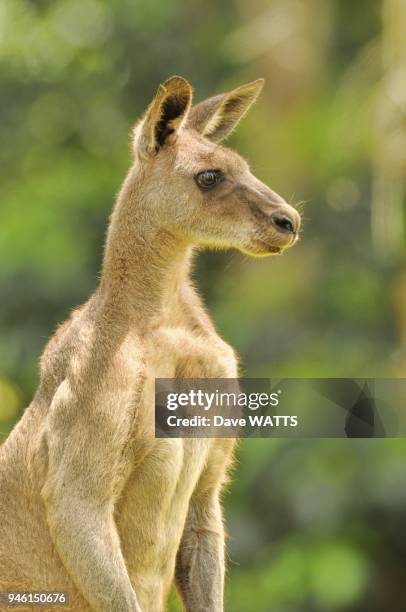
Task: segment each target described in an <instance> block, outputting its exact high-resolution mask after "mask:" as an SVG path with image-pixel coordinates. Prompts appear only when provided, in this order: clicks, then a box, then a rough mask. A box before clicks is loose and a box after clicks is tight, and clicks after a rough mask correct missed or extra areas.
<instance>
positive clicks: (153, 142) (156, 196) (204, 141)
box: [133, 76, 300, 256]
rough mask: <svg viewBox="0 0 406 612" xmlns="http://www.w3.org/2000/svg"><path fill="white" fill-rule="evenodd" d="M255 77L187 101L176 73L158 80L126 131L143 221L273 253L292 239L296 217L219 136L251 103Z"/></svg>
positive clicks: (201, 240) (206, 240)
mask: <svg viewBox="0 0 406 612" xmlns="http://www.w3.org/2000/svg"><path fill="white" fill-rule="evenodd" d="M262 86H263V80H262V79H259V80H257V81H254V82H252V83H248V84H247V85H242V86H241V87H237V88H236V89H233V90H232V91H230V92H228V93H224V94H220V95H218V96H214V97H212V98H208V99H207V100H204V101H203V102H200V103H199V104H197V105H196V106H192V88H191V86H190V85H189V83H188V82H187V81H186V80H185V79H183V78H181V77H178V76H174V77H172V78H170V79H169V80H167V81H166V82H165V83H164V85H160V86H159V88H158V91H157V93H156V95H155V97H154V99H153V100H152V102H151V104H150V105H149V107H148V108H147V110H146V112H145V115H144V117H143V118H142V119H141V121H140V122H139V123H138V124H137V125H136V126H135V129H134V141H133V146H134V155H135V166H134V169H136V171H137V172H136V174H137V176H138V177H139V180H138V189H139V190H140V192H141V193H140V196H141V198H142V202H143V206H145V207H146V208H147V209H148V218H149V222H150V223H154V224H158V225H159V226H160V227H162V228H165V229H166V230H167V231H169V232H171V233H172V234H174V235H176V236H177V237H178V238H179V239H180V240H182V241H186V242H190V243H194V244H199V245H204V246H209V247H219V248H227V247H234V248H237V249H239V250H240V251H243V252H245V253H247V254H249V255H256V256H265V255H271V254H273V253H280V252H281V251H282V250H283V249H284V248H286V247H289V246H291V245H293V244H294V242H295V241H296V240H297V237H298V231H299V227H300V215H299V213H298V212H297V211H296V210H295V209H294V208H293V207H292V206H290V205H289V204H287V203H286V202H285V201H284V199H283V198H282V197H280V196H279V195H278V194H276V193H275V192H274V191H272V190H271V189H269V187H267V186H266V185H264V183H262V182H261V181H259V180H258V179H257V178H256V177H255V176H253V174H252V173H251V172H250V169H249V166H248V164H247V162H246V161H245V160H244V159H243V158H242V157H240V156H239V155H238V154H237V153H235V152H234V151H232V150H231V149H228V148H226V147H224V146H221V145H220V144H219V142H220V141H221V140H223V139H224V138H225V137H226V136H227V135H228V134H229V133H230V132H231V131H232V130H233V129H234V127H235V126H236V125H237V123H238V122H239V120H240V119H241V118H242V117H243V116H244V115H245V113H246V112H247V111H248V109H249V108H250V106H251V105H252V104H253V102H255V100H256V98H257V97H258V95H259V93H260V91H261V89H262Z"/></svg>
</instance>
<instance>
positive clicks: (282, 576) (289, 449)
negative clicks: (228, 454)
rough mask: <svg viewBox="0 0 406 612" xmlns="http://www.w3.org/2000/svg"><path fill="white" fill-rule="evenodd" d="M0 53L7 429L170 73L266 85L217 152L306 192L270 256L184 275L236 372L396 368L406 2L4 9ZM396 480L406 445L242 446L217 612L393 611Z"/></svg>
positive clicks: (237, 259) (374, 372) (117, 1)
mask: <svg viewBox="0 0 406 612" xmlns="http://www.w3.org/2000/svg"><path fill="white" fill-rule="evenodd" d="M0 54H1V57H0V89H1V96H0V117H1V122H0V143H1V145H0V181H1V182H0V300H1V303H0V431H1V432H2V435H3V437H4V436H5V435H6V434H7V432H8V431H9V430H10V428H11V427H12V426H13V424H14V422H15V421H16V420H17V419H18V418H19V416H20V415H21V413H22V411H23V409H24V407H25V406H26V405H27V404H28V403H29V401H30V398H31V397H32V395H33V392H34V390H35V387H36V384H37V380H38V371H37V362H38V357H39V355H40V353H41V351H42V349H43V347H44V345H45V343H46V341H47V338H49V336H50V334H51V333H52V331H53V330H54V328H55V326H56V324H57V323H58V322H59V321H61V320H63V319H65V318H66V317H67V315H68V313H69V311H70V309H71V308H73V307H74V306H76V305H78V304H80V303H81V302H82V301H84V300H85V299H86V297H87V296H88V294H89V293H90V292H91V291H92V290H93V289H94V288H95V286H96V284H97V277H98V272H99V270H100V265H101V257H102V248H103V239H104V235H105V229H106V222H107V218H108V214H109V211H110V208H111V206H112V202H113V200H114V197H115V194H116V193H117V190H118V188H119V185H120V183H121V181H122V179H123V177H124V174H125V172H126V170H127V167H128V165H129V161H130V155H129V146H128V143H129V137H128V134H129V131H130V128H131V126H132V124H133V122H134V121H135V119H136V117H137V116H139V115H140V113H141V112H142V111H143V109H144V107H145V106H146V104H147V103H148V102H149V99H150V98H151V96H152V95H153V92H154V91H155V89H156V87H157V85H158V83H159V82H162V81H163V80H165V79H166V78H167V77H168V76H170V75H171V74H181V75H183V76H185V77H186V78H188V79H189V80H190V81H191V83H192V84H193V86H194V87H195V92H196V99H202V98H203V97H205V96H208V95H212V94H214V93H217V92H220V91H222V90H225V89H227V88H232V87H234V86H236V85H238V84H240V83H243V82H246V81H249V80H252V79H255V78H257V77H259V76H263V77H265V78H266V87H265V91H264V94H263V96H262V98H261V100H260V101H259V103H258V104H257V105H256V106H255V108H254V109H253V110H252V111H251V113H250V114H249V115H248V116H247V118H246V119H245V120H244V122H243V123H242V124H241V126H240V128H239V129H238V131H237V132H236V133H235V134H234V135H233V136H232V138H231V139H230V144H231V145H232V146H235V147H237V148H238V150H239V151H240V152H242V153H243V154H244V155H245V156H246V157H247V158H248V159H249V161H250V163H251V165H252V167H253V170H254V172H255V173H256V174H257V176H258V177H259V178H261V179H262V180H263V181H265V182H266V183H268V184H269V185H270V186H271V187H272V188H273V189H275V190H276V191H278V192H279V193H281V194H283V195H284V196H285V198H286V199H288V200H289V201H293V202H304V218H305V221H304V229H303V235H302V240H301V242H300V243H299V245H298V246H297V247H295V248H294V249H293V250H292V251H290V252H288V253H287V254H285V255H284V256H283V257H275V258H272V259H267V260H262V261H259V260H249V259H247V258H244V257H243V256H241V255H239V254H237V253H208V254H203V255H201V256H200V258H199V261H198V263H197V268H196V282H197V284H198V285H199V287H200V289H201V291H202V292H203V294H204V296H205V299H206V301H207V303H208V305H209V308H210V311H211V313H212V315H213V317H214V319H215V321H216V324H217V326H218V329H219V330H220V332H221V333H222V335H223V336H224V337H225V338H226V339H227V340H228V341H229V342H230V343H231V344H233V345H234V346H235V347H236V348H237V350H238V351H239V353H240V355H241V358H242V364H243V372H244V374H245V375H247V376H251V377H255V376H258V377H260V376H264V377H271V376H273V377H306V376H309V377H323V376H329V377H340V376H344V377H345V376H349V377H366V376H370V377H374V376H376V377H385V376H388V377H390V376H396V377H401V376H405V375H406V254H405V175H406V2H405V1H404V0H382V1H379V0H357V1H356V2H354V1H351V0H271V1H265V0H250V2H245V1H244V0H224V1H222V2H214V1H213V0H205V1H204V2H203V0H190V1H189V2H182V1H181V0H171V1H170V2H166V1H165V0H138V1H135V0H111V1H107V0H52V1H51V0H2V2H1V4H0ZM405 409H406V407H405ZM405 468H406V441H402V440H397V441H388V440H386V441H385V440H381V441H373V440H365V441H360V440H359V441H355V440H352V441H349V440H347V441H345V440H341V441H327V440H319V441H311V440H307V441H284V440H274V441H271V440H262V441H261V440H246V441H244V442H243V443H242V444H241V449H240V452H239V464H238V466H237V469H236V471H235V474H234V484H233V487H232V489H231V492H230V493H229V494H228V495H227V496H226V499H225V505H226V515H227V521H228V529H229V572H228V581H227V590H226V607H227V610H229V611H230V612H271V611H273V612H299V611H303V612H322V611H343V612H344V611H348V612H365V611H366V612H378V611H379V612H383V611H385V612H397V611H399V612H400V611H401V610H404V609H405V605H406V604H405V601H406V529H405V522H406V469H405ZM0 494H1V492H0ZM0 520H1V517H0ZM171 606H172V609H173V610H176V609H178V608H177V606H178V604H177V603H176V598H175V596H174V595H173V597H172V603H171Z"/></svg>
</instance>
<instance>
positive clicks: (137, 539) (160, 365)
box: [116, 326, 236, 597]
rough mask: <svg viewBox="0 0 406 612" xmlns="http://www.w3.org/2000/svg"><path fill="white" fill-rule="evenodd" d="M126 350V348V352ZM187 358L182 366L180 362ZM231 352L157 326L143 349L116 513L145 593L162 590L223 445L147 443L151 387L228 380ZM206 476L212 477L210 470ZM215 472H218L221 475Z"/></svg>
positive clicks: (226, 448)
mask: <svg viewBox="0 0 406 612" xmlns="http://www.w3.org/2000/svg"><path fill="white" fill-rule="evenodd" d="M127 350H130V347H129V348H128V349H127ZM186 355H187V359H186V358H185V356H186ZM235 372H236V364H235V359H234V356H233V354H232V352H231V350H230V349H229V348H228V347H227V345H226V344H225V343H223V341H222V340H221V339H220V338H219V337H218V336H215V337H213V338H208V337H205V338H204V337H202V336H199V335H196V334H193V333H192V332H191V331H189V330H187V329H186V328H184V327H171V326H162V327H161V328H159V329H157V330H156V332H155V333H154V334H153V335H152V336H151V338H150V341H149V343H148V346H147V347H146V350H145V378H144V382H143V392H142V394H141V398H142V400H141V405H140V406H139V417H140V418H139V420H138V421H137V429H136V431H135V436H134V440H133V444H134V445H135V447H136V452H135V453H134V456H137V457H140V456H143V459H142V460H141V461H140V462H137V464H136V465H134V467H133V469H132V472H131V474H130V477H129V478H128V480H127V483H126V486H125V489H124V491H123V493H122V495H121V497H120V499H119V502H118V504H117V509H116V520H117V525H118V529H119V533H120V539H121V541H122V547H123V553H124V557H125V559H126V564H127V567H128V570H129V573H130V576H131V575H133V579H134V580H136V581H137V582H140V576H141V577H142V579H141V582H142V584H143V585H144V586H142V585H141V586H139V588H144V587H145V588H146V590H148V591H152V590H158V591H159V590H163V592H162V597H164V596H165V589H167V588H169V585H170V583H171V580H172V576H173V571H174V566H175V559H176V553H177V550H178V548H179V544H180V540H181V537H182V532H183V529H184V525H185V521H186V516H187V512H188V508H189V503H190V500H191V497H192V495H193V493H194V491H195V490H196V487H197V486H198V483H199V480H200V479H201V476H202V473H203V471H204V470H207V466H208V465H209V464H210V463H213V464H214V463H216V462H218V463H219V466H221V467H223V466H224V464H225V463H227V461H228V457H229V456H230V455H231V453H232V444H230V442H229V441H225V442H224V443H222V442H221V441H220V442H219V441H214V440H211V439H169V438H162V439H155V438H154V380H155V378H172V377H175V376H179V375H180V376H181V377H182V378H187V377H207V376H218V377H220V376H222V377H225V376H227V377H228V376H230V377H231V376H235ZM212 468H213V471H214V472H217V473H219V470H218V469H216V466H215V465H213V466H212ZM220 471H221V470H220Z"/></svg>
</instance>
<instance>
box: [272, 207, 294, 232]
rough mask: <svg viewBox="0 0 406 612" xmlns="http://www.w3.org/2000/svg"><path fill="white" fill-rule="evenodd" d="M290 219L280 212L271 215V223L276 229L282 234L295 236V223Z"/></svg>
mask: <svg viewBox="0 0 406 612" xmlns="http://www.w3.org/2000/svg"><path fill="white" fill-rule="evenodd" d="M295 221H296V220H294V219H293V218H292V217H288V216H287V215H286V214H283V213H280V212H274V213H272V215H271V222H272V225H273V226H274V227H276V229H277V230H278V231H280V232H282V233H284V234H295V233H296V231H297V225H298V224H297V223H296V222H295Z"/></svg>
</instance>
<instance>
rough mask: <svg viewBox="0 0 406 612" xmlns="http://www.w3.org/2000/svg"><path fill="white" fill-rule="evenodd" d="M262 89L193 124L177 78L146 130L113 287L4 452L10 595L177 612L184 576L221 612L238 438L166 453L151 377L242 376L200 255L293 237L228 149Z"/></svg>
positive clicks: (4, 558) (116, 214)
mask: <svg viewBox="0 0 406 612" xmlns="http://www.w3.org/2000/svg"><path fill="white" fill-rule="evenodd" d="M261 86H262V82H261V81H256V82H254V83H252V84H248V85H246V86H243V87H242V88H237V89H236V90H233V92H230V93H228V94H224V95H223V96H217V97H216V98H215V99H210V100H208V101H207V103H206V106H205V103H201V104H199V105H198V106H197V107H195V109H197V110H195V109H194V108H193V107H192V108H191V94H192V92H191V87H190V85H189V84H188V83H187V82H186V81H184V80H183V79H181V78H180V77H174V78H172V79H170V80H169V81H167V82H166V83H165V85H164V86H161V87H160V89H159V91H158V93H157V96H156V97H155V98H154V100H153V102H152V103H151V105H150V106H149V108H148V109H147V112H146V114H145V115H144V117H143V119H142V120H141V122H139V123H138V124H137V126H136V128H135V130H134V138H133V150H134V162H133V165H132V167H131V168H130V171H129V173H128V176H127V178H126V179H125V182H124V184H123V186H122V189H121V191H120V194H119V196H118V199H117V203H116V205H115V208H114V211H113V213H112V217H111V221H110V226H109V231H108V236H107V242H106V249H105V256H104V262H103V269H102V276H101V281H100V284H99V286H98V288H97V290H96V291H95V293H94V294H93V295H92V296H91V297H90V299H89V300H88V301H87V302H86V303H85V304H84V305H83V306H82V307H81V308H79V309H77V310H76V311H74V312H73V313H72V315H71V317H70V318H69V319H68V321H66V322H65V323H64V324H63V325H61V327H59V329H58V330H57V332H56V333H55V335H54V336H53V337H52V338H51V340H50V341H49V343H48V345H47V347H46V349H45V351H44V354H43V356H42V358H41V380H40V385H39V388H38V391H37V393H36V395H35V397H34V399H33V401H32V403H31V405H30V406H29V407H28V408H27V409H26V411H25V413H24V415H23V417H22V419H21V420H20V422H19V423H18V424H17V426H16V427H15V428H14V430H13V431H12V433H11V434H10V436H9V438H8V439H7V441H6V442H5V444H4V445H3V446H2V447H1V449H0V458H1V461H0V491H1V495H0V516H1V520H0V590H3V591H12V590H36V591H54V590H64V591H68V592H69V593H70V605H69V607H67V608H61V610H72V611H73V610H74V611H75V612H78V611H80V612H85V611H89V610H98V611H102V612H130V611H131V612H135V611H140V610H142V611H143V612H162V611H163V610H164V609H165V602H166V600H167V596H168V592H169V590H170V587H171V584H172V583H173V581H174V580H175V581H176V583H177V586H178V589H179V592H180V594H181V597H182V599H183V601H184V605H185V609H186V610H189V611H190V612H192V611H193V612H198V611H201V612H202V611H204V612H221V611H222V610H223V579H224V578H223V577H224V550H223V549H224V529H223V522H222V513H221V506H220V492H221V489H222V487H223V484H224V482H225V480H226V476H227V470H228V468H229V466H230V465H231V463H232V451H233V447H234V441H233V440H226V439H223V440H213V439H211V440H209V439H194V440H193V439H192V440H188V439H155V438H154V399H153V393H154V379H155V377H166V378H168V377H169V378H170V377H181V378H182V377H189V378H190V377H209V378H213V377H236V376H237V364H236V358H235V355H234V352H233V350H232V349H231V348H230V347H229V346H228V345H227V344H226V343H225V342H224V341H223V340H222V339H221V338H220V337H219V335H218V334H217V333H216V331H215V329H214V327H213V324H212V323H211V321H210V318H209V317H208V315H207V313H206V311H205V309H204V307H203V306H202V303H201V301H200V298H199V296H198V294H197V292H196V290H195V289H194V288H193V287H192V285H191V283H190V281H189V267H190V259H191V255H192V251H193V246H194V245H207V246H214V247H222V248H225V247H236V248H238V249H240V250H242V251H245V252H247V253H250V254H254V255H265V254H269V253H271V252H274V251H275V250H278V251H280V250H281V249H282V248H284V247H287V246H289V245H290V244H292V243H293V242H294V241H295V239H296V236H297V230H298V228H299V215H298V213H297V212H296V211H294V210H293V209H292V208H291V207H289V206H288V205H287V204H286V203H285V202H284V201H283V200H282V198H280V197H279V196H278V195H277V194H275V193H274V192H272V191H271V190H270V189H269V188H268V187H266V186H265V185H263V184H262V183H261V182H260V181H258V180H257V179H256V178H255V177H254V176H253V175H252V174H251V173H250V171H249V168H248V165H247V163H246V162H245V161H244V160H243V159H242V158H241V157H239V156H238V155H237V154H236V153H234V152H232V151H230V150H228V149H226V148H223V147H222V146H220V145H219V144H218V143H217V141H218V140H219V138H220V137H221V138H223V137H224V136H226V135H227V134H228V133H229V132H230V131H231V130H232V129H233V128H234V126H235V125H236V123H237V122H238V119H239V118H240V117H241V116H242V115H243V114H245V112H246V111H247V109H248V108H249V106H250V105H251V104H252V102H253V101H254V100H255V99H256V97H257V95H258V93H259V90H260V88H261ZM213 100H214V101H213ZM203 134H205V135H203ZM207 168H219V169H221V170H222V171H223V172H224V176H225V181H224V182H223V183H222V184H221V185H219V186H218V187H216V188H215V189H214V190H212V191H210V192H204V193H203V192H202V191H200V190H199V188H198V186H197V185H196V182H195V181H194V178H193V177H194V176H195V174H196V173H197V172H199V171H200V170H202V169H207ZM273 211H282V212H284V213H285V214H286V215H288V216H289V218H291V219H292V223H293V225H294V228H295V233H294V235H293V234H286V233H280V232H278V231H277V230H276V229H275V227H274V226H273V225H272V223H271V222H270V214H271V213H272V212H273ZM20 609H24V608H20ZM28 609H31V608H27V610H28ZM52 609H53V610H58V609H59V608H58V607H53V608H52Z"/></svg>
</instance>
